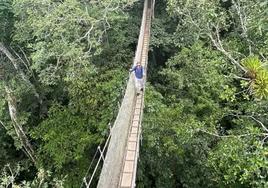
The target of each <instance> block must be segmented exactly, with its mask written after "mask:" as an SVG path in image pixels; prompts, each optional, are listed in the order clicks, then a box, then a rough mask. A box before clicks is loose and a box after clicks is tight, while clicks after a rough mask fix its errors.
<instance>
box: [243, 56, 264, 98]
mask: <svg viewBox="0 0 268 188" xmlns="http://www.w3.org/2000/svg"><path fill="white" fill-rule="evenodd" d="M241 63H242V65H243V66H244V67H245V68H246V70H247V72H246V77H247V78H249V82H248V84H247V86H248V87H249V91H250V94H253V95H255V96H256V97H257V98H259V99H264V98H268V71H267V68H266V63H262V62H261V61H260V60H259V58H258V57H256V56H249V57H247V58H245V59H243V60H242V61H241Z"/></svg>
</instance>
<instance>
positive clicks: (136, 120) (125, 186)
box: [120, 9, 151, 188]
mask: <svg viewBox="0 0 268 188" xmlns="http://www.w3.org/2000/svg"><path fill="white" fill-rule="evenodd" d="M150 25H151V11H150V9H148V11H147V18H146V27H145V34H144V39H143V48H142V56H141V64H142V66H143V67H145V69H146V67H147V60H148V49H149V38H150ZM144 80H146V76H145V78H144ZM143 102H144V93H143V92H142V93H141V94H140V95H139V96H137V97H136V104H135V109H134V110H133V112H134V113H133V117H132V123H131V127H130V131H129V134H128V141H127V147H126V151H125V158H124V165H123V171H122V173H121V176H120V187H121V188H130V187H135V179H136V169H137V161H138V156H139V140H140V134H141V122H142V113H143Z"/></svg>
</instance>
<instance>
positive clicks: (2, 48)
mask: <svg viewBox="0 0 268 188" xmlns="http://www.w3.org/2000/svg"><path fill="white" fill-rule="evenodd" d="M0 52H2V53H3V54H4V55H5V56H6V57H7V58H8V59H9V60H10V62H11V63H12V65H13V67H14V68H15V69H16V71H17V72H18V73H19V75H20V77H21V78H22V80H24V81H25V82H26V83H27V84H29V85H30V86H31V87H32V89H33V92H34V95H35V96H36V97H37V98H38V100H39V103H40V104H42V101H41V99H40V96H39V94H38V93H37V91H36V89H35V86H34V85H33V84H32V83H31V82H30V80H29V79H28V78H27V76H26V75H25V73H24V72H23V71H22V70H21V68H20V66H19V63H18V61H17V59H16V58H15V57H14V56H13V55H12V53H11V52H10V51H9V50H8V49H7V48H6V47H5V45H4V44H3V43H2V42H0Z"/></svg>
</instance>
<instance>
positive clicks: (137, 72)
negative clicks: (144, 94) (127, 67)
mask: <svg viewBox="0 0 268 188" xmlns="http://www.w3.org/2000/svg"><path fill="white" fill-rule="evenodd" d="M132 71H135V76H136V78H138V79H142V77H143V67H142V66H140V67H138V66H137V65H136V66H134V67H133V68H132V69H131V72H132Z"/></svg>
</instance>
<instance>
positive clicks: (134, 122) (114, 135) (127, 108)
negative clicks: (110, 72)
mask: <svg viewBox="0 0 268 188" xmlns="http://www.w3.org/2000/svg"><path fill="white" fill-rule="evenodd" d="M154 4H155V0H144V7H143V14H142V22H141V27H140V34H139V39H138V45H137V48H136V53H135V58H134V65H135V64H136V63H137V62H141V64H142V66H143V67H144V72H145V76H144V82H145V81H146V70H147V62H148V50H149V40H150V29H151V19H152V16H153V11H154ZM144 91H145V90H143V92H141V94H140V95H136V91H135V85H134V76H133V74H131V75H130V76H129V79H128V83H127V87H126V90H125V95H124V98H123V100H122V102H121V106H120V109H119V112H118V114H117V117H116V120H115V122H114V125H113V126H112V127H111V128H110V134H109V136H108V138H107V140H106V142H105V144H104V146H103V148H100V147H98V150H97V152H98V153H99V154H100V156H99V158H98V160H97V164H96V166H95V168H94V171H93V173H92V174H91V175H90V177H87V176H86V177H85V178H84V181H83V185H82V187H86V188H89V187H93V186H92V181H93V178H94V177H95V174H96V172H97V169H98V167H99V165H100V164H101V162H102V161H103V166H102V169H101V173H100V177H99V181H98V185H97V187H98V188H118V187H119V188H133V187H135V185H136V184H135V182H136V173H137V165H138V157H139V149H140V138H141V128H142V127H141V123H142V117H143V107H144ZM96 154H97V153H96ZM96 154H95V156H96ZM95 178H97V177H95Z"/></svg>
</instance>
